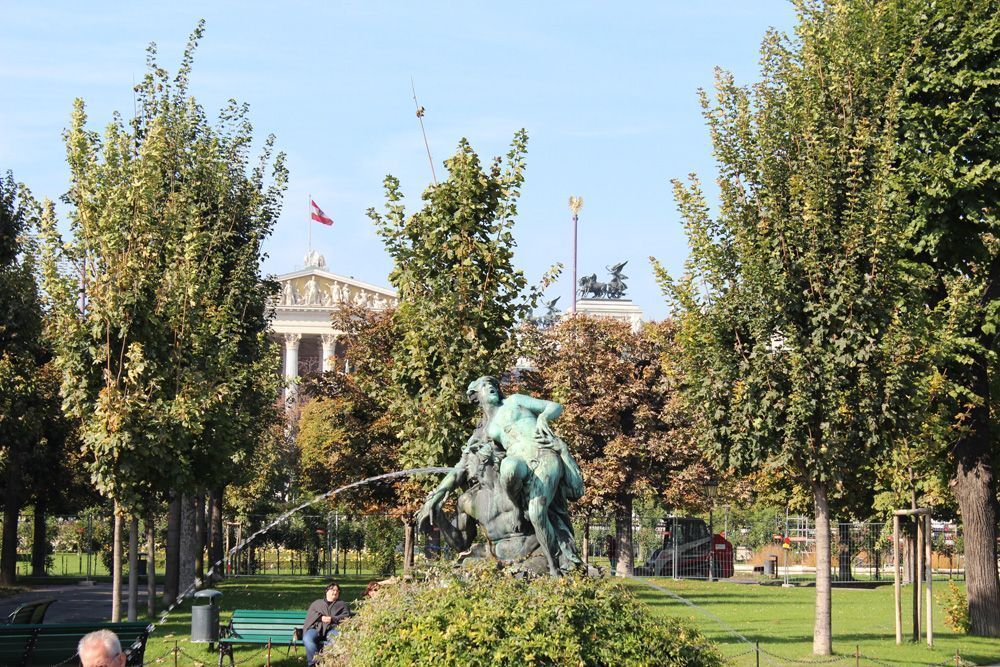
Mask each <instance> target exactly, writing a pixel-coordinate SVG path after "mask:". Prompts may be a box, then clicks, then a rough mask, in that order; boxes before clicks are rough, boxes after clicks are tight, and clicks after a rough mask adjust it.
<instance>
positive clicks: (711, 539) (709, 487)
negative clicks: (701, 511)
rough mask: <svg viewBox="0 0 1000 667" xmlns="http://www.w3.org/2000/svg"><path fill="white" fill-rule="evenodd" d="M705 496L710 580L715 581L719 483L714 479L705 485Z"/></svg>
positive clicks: (710, 478) (709, 479) (711, 478)
mask: <svg viewBox="0 0 1000 667" xmlns="http://www.w3.org/2000/svg"><path fill="white" fill-rule="evenodd" d="M704 486H705V495H706V496H708V500H709V504H708V580H709V581H715V525H714V518H715V517H714V514H713V510H714V509H715V496H716V495H718V493H719V482H718V481H717V480H716V479H715V478H714V477H709V478H708V480H707V481H706V482H705V484H704Z"/></svg>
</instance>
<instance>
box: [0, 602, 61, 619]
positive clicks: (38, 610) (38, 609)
mask: <svg viewBox="0 0 1000 667" xmlns="http://www.w3.org/2000/svg"><path fill="white" fill-rule="evenodd" d="M53 602H55V600H54V599H53V598H46V599H44V600H34V601H32V602H25V603H24V604H22V605H21V606H20V607H18V608H17V609H15V610H14V611H12V612H10V616H8V617H7V623H6V624H7V625H12V624H13V625H41V623H42V619H44V618H45V612H46V611H48V609H49V605H50V604H52V603H53Z"/></svg>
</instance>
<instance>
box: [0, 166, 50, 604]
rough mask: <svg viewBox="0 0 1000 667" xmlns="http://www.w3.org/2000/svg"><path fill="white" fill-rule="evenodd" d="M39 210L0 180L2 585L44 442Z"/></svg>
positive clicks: (9, 574)
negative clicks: (35, 237) (30, 471)
mask: <svg viewBox="0 0 1000 667" xmlns="http://www.w3.org/2000/svg"><path fill="white" fill-rule="evenodd" d="M37 220H38V210H37V205H36V204H35V203H34V200H33V199H32V197H31V194H30V193H29V192H28V191H27V189H26V188H25V187H24V186H20V185H18V184H17V183H15V181H14V176H13V174H11V173H10V172H7V174H6V175H4V176H3V177H2V178H0V385H2V386H3V388H4V390H3V392H0V463H2V472H3V479H4V491H3V497H2V502H3V511H4V517H3V538H2V540H3V541H2V547H0V584H5V585H13V584H14V578H15V574H16V568H17V517H18V513H19V512H20V509H21V506H22V504H23V503H24V500H25V494H26V492H27V489H26V488H25V487H26V485H25V476H26V472H27V466H28V464H29V460H30V459H31V457H32V455H33V452H34V449H35V447H36V445H37V444H38V442H39V441H40V440H41V438H42V433H41V428H40V427H41V424H42V421H43V420H42V416H43V412H44V406H43V403H44V399H43V398H42V396H41V391H40V387H39V383H38V380H39V369H40V367H41V365H42V363H43V362H44V355H45V349H44V347H43V344H42V314H41V307H40V300H39V295H38V289H37V287H36V285H35V260H34V255H35V253H34V249H33V248H32V243H31V241H30V237H29V233H30V231H31V228H32V226H33V225H34V224H37Z"/></svg>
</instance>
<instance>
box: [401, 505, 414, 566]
mask: <svg viewBox="0 0 1000 667" xmlns="http://www.w3.org/2000/svg"><path fill="white" fill-rule="evenodd" d="M413 542H414V540H413V521H410V520H406V521H404V522H403V578H404V579H406V578H409V577H410V576H411V574H412V572H413Z"/></svg>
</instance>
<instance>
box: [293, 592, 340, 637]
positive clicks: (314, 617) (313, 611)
mask: <svg viewBox="0 0 1000 667" xmlns="http://www.w3.org/2000/svg"><path fill="white" fill-rule="evenodd" d="M350 615H351V610H350V609H349V608H348V606H347V605H346V604H345V603H344V602H342V601H340V600H337V601H336V602H327V601H326V598H320V599H319V600H316V601H315V602H313V603H312V604H311V605H309V610H308V611H306V622H305V623H303V624H302V631H303V632H305V631H306V630H308V629H309V628H316V629H317V630H318V631H319V634H320V635H322V636H324V637H325V636H326V633H327V632H329V631H330V628H331V627H333V626H334V625H337V624H338V623H340V622H341V621H342V620H344V619H345V618H347V617H348V616H350ZM324 616H329V617H330V622H329V623H324V622H323V620H322V619H323V617H324Z"/></svg>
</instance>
